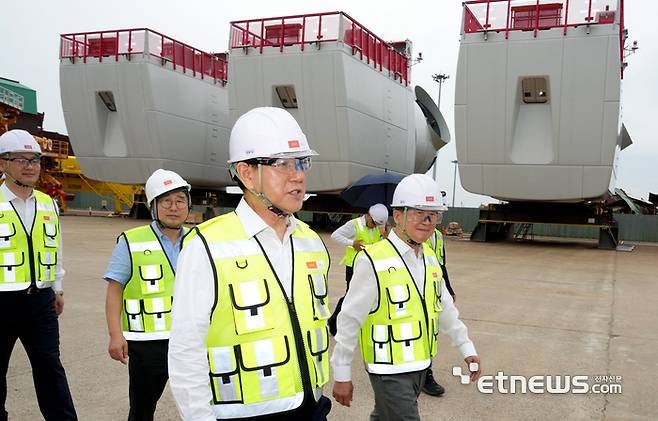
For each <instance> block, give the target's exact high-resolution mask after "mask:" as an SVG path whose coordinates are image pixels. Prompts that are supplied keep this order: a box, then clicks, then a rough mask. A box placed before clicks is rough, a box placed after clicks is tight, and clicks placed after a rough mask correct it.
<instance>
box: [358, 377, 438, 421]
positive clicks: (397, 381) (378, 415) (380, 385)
mask: <svg viewBox="0 0 658 421" xmlns="http://www.w3.org/2000/svg"><path fill="white" fill-rule="evenodd" d="M368 377H369V378H370V384H371V385H372V391H373V392H374V394H375V408H374V409H373V410H372V412H371V413H370V421H420V414H419V413H418V396H419V395H420V390H421V388H422V386H423V384H424V383H425V370H423V371H416V372H413V373H402V374H390V375H378V374H369V375H368Z"/></svg>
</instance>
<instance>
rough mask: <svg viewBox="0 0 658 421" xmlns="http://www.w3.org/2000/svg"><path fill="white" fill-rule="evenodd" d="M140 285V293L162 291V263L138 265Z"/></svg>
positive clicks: (147, 293)
mask: <svg viewBox="0 0 658 421" xmlns="http://www.w3.org/2000/svg"><path fill="white" fill-rule="evenodd" d="M139 277H140V278H141V282H140V283H139V284H140V287H141V289H142V294H144V295H149V294H159V293H161V292H163V291H164V288H165V285H164V282H163V281H162V278H163V277H164V271H163V270H162V265H143V266H139Z"/></svg>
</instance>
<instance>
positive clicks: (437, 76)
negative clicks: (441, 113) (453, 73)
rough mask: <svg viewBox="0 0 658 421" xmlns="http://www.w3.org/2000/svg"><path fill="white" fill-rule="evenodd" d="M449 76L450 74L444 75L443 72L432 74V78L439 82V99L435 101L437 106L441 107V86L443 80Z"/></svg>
mask: <svg viewBox="0 0 658 421" xmlns="http://www.w3.org/2000/svg"><path fill="white" fill-rule="evenodd" d="M449 78H450V75H446V74H445V73H435V74H433V75H432V80H433V81H434V82H438V83H439V101H438V102H437V103H436V106H437V108H441V86H443V82H445V81H446V80H448V79H449Z"/></svg>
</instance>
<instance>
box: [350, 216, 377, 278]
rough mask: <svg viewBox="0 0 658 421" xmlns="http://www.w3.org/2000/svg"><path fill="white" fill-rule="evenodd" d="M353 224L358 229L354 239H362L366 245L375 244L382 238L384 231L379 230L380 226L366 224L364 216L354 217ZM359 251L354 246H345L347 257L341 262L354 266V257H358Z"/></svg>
mask: <svg viewBox="0 0 658 421" xmlns="http://www.w3.org/2000/svg"><path fill="white" fill-rule="evenodd" d="M351 222H352V224H354V228H355V229H356V237H355V238H354V241H356V240H361V241H362V242H363V245H364V246H367V245H370V244H375V243H376V242H378V241H379V240H381V239H382V233H381V231H380V230H379V227H377V226H375V228H368V226H367V225H366V224H364V223H363V220H362V217H359V218H354V219H352V221H351ZM357 253H358V252H357V251H356V250H355V249H354V247H352V246H347V247H345V257H343V260H341V261H340V264H341V265H342V264H345V265H346V266H350V267H351V266H354V259H355V258H356V255H357Z"/></svg>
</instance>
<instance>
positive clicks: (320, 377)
mask: <svg viewBox="0 0 658 421" xmlns="http://www.w3.org/2000/svg"><path fill="white" fill-rule="evenodd" d="M306 341H307V342H308V348H309V351H310V353H311V355H312V356H313V365H314V367H315V379H316V382H315V387H321V386H322V385H324V384H325V383H326V382H327V380H328V379H327V378H326V374H327V373H328V371H329V370H328V368H329V366H328V365H327V373H325V370H324V368H323V367H324V366H325V364H327V361H326V360H327V351H328V350H329V330H328V329H327V326H326V325H323V326H321V327H317V328H315V329H313V330H307V331H306Z"/></svg>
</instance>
